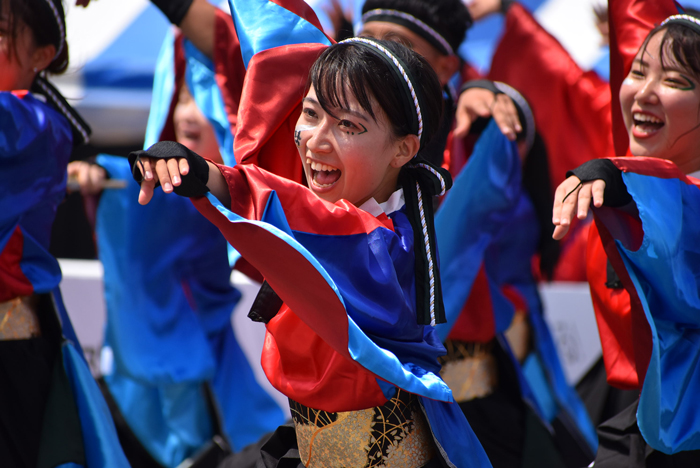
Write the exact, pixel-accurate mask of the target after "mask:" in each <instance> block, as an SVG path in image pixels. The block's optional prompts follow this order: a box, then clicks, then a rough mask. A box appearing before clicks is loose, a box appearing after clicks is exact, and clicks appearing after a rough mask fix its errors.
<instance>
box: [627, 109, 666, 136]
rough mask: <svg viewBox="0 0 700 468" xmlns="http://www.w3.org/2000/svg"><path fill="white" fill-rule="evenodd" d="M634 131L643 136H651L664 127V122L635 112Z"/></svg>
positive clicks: (633, 117)
mask: <svg viewBox="0 0 700 468" xmlns="http://www.w3.org/2000/svg"><path fill="white" fill-rule="evenodd" d="M632 120H633V122H634V130H635V132H637V133H640V134H642V135H645V134H651V133H654V132H656V131H657V130H659V129H660V128H661V127H663V126H664V122H663V121H662V120H660V119H658V118H656V117H654V116H653V115H649V114H642V113H641V112H634V113H633V114H632Z"/></svg>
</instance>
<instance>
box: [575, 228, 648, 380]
mask: <svg viewBox="0 0 700 468" xmlns="http://www.w3.org/2000/svg"><path fill="white" fill-rule="evenodd" d="M613 248H615V247H614V246H613ZM616 256H617V257H618V259H619V254H617V255H616ZM621 262H622V260H621V259H620V260H619V262H614V263H613V266H614V267H615V271H616V272H618V274H619V270H618V266H617V265H616V264H615V263H617V264H618V265H619V263H621ZM607 264H608V257H607V255H606V250H605V248H604V247H603V242H602V241H601V238H600V235H599V234H598V227H597V225H596V223H594V224H593V226H591V228H590V232H589V238H588V252H587V269H586V272H587V274H588V283H589V286H590V288H591V299H592V301H593V309H594V310H595V314H596V321H597V322H598V332H599V333H600V342H601V345H602V348H603V361H604V362H605V370H606V372H607V376H608V383H610V385H612V386H614V387H618V388H622V389H627V390H631V389H637V388H641V382H643V381H644V380H643V374H644V373H645V372H646V368H647V366H648V365H649V356H651V331H650V329H649V326H648V324H647V326H646V330H642V334H641V335H639V334H637V333H635V330H634V327H633V326H632V308H631V305H630V295H629V293H628V292H627V290H626V289H610V288H608V287H607V286H606V285H605V282H606V280H607ZM623 270H624V268H623ZM625 275H626V270H625ZM623 283H624V281H623ZM642 314H643V312H642ZM641 318H642V319H643V320H644V322H645V323H646V318H644V316H643V315H642V317H641ZM635 340H641V341H643V342H644V345H643V347H645V348H646V349H648V353H647V356H646V360H642V361H641V362H638V361H637V359H636V353H635ZM638 367H639V368H640V369H641V372H638V371H637V368H638ZM640 374H642V377H641V378H640Z"/></svg>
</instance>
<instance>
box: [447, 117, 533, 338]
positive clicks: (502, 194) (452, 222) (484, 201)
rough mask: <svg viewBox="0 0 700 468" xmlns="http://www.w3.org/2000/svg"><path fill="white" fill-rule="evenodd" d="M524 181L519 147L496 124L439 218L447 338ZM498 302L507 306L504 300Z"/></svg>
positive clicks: (509, 218)
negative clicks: (522, 179) (487, 251)
mask: <svg viewBox="0 0 700 468" xmlns="http://www.w3.org/2000/svg"><path fill="white" fill-rule="evenodd" d="M521 178H522V172H521V162H520V158H519V157H518V151H517V147H516V145H515V143H513V142H510V141H508V140H507V139H506V137H505V136H503V134H502V133H501V131H500V130H499V129H498V126H497V125H496V123H495V122H493V121H491V122H490V123H489V125H488V126H487V127H486V129H485V130H484V132H483V133H482V135H481V137H480V138H479V140H478V141H477V144H476V146H475V147H474V151H473V152H472V155H471V157H470V158H469V161H468V162H467V165H466V166H465V167H464V169H462V172H461V173H460V174H459V175H458V176H457V177H456V178H455V181H454V185H453V186H452V189H451V190H450V191H449V192H447V195H446V196H445V200H444V201H443V203H442V205H441V206H440V208H439V210H438V212H437V214H436V216H435V233H436V235H437V240H438V248H439V252H440V278H441V281H442V289H443V300H444V303H445V315H446V317H447V323H446V324H445V325H441V326H440V327H439V330H438V332H439V333H440V335H441V337H442V338H443V339H445V338H446V337H447V335H448V334H449V331H450V330H451V329H452V326H453V325H454V323H455V321H456V320H457V317H458V316H459V313H460V312H461V311H462V307H463V306H464V303H465V302H466V300H467V298H468V297H469V293H470V291H471V286H472V284H473V282H474V279H475V278H476V274H477V273H478V271H479V268H480V266H481V263H482V261H483V258H484V253H485V251H486V249H487V248H488V247H489V246H490V245H491V244H492V243H493V242H494V239H495V238H496V237H497V236H498V235H499V233H500V232H501V231H502V230H503V229H504V227H506V226H511V225H512V224H511V223H512V216H513V212H514V210H515V208H516V206H517V201H518V199H519V197H520V196H521V190H522V189H521ZM494 299H495V302H497V303H498V304H503V305H504V306H505V301H504V300H502V299H503V298H498V297H496V298H494ZM499 299H501V300H499ZM511 313H512V311H511Z"/></svg>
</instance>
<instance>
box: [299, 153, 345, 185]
mask: <svg viewBox="0 0 700 468" xmlns="http://www.w3.org/2000/svg"><path fill="white" fill-rule="evenodd" d="M306 164H308V165H309V168H310V169H311V174H312V175H311V180H312V182H313V184H314V185H315V186H317V187H319V188H328V187H331V186H332V185H333V184H335V183H336V182H337V181H338V179H340V173H341V172H340V169H337V168H335V167H333V166H329V165H327V164H321V163H317V162H315V161H312V160H311V159H309V158H307V159H306Z"/></svg>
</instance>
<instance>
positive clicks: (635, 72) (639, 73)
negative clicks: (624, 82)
mask: <svg viewBox="0 0 700 468" xmlns="http://www.w3.org/2000/svg"><path fill="white" fill-rule="evenodd" d="M630 76H631V77H632V78H644V73H643V72H642V71H641V70H630Z"/></svg>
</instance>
